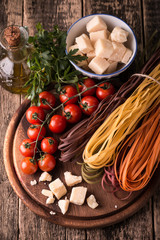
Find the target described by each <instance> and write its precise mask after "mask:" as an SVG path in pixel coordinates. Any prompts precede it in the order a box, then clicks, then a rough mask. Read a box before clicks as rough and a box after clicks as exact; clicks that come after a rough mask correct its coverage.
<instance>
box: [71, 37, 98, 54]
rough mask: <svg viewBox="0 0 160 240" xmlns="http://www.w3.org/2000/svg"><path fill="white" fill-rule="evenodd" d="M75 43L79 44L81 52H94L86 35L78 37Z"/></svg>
mask: <svg viewBox="0 0 160 240" xmlns="http://www.w3.org/2000/svg"><path fill="white" fill-rule="evenodd" d="M75 41H76V43H77V44H78V48H79V50H80V51H81V52H82V53H84V54H85V53H88V52H90V51H93V50H94V49H93V46H92V44H91V41H90V39H89V37H88V36H87V35H86V34H82V35H81V36H79V37H77V38H76V40H75Z"/></svg>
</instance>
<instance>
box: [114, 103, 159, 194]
mask: <svg viewBox="0 0 160 240" xmlns="http://www.w3.org/2000/svg"><path fill="white" fill-rule="evenodd" d="M159 162H160V104H159V106H158V108H156V109H154V111H153V112H152V113H151V114H148V115H147V116H146V117H145V118H144V120H143V123H142V125H141V127H139V128H138V129H137V130H136V131H135V132H133V133H132V134H131V135H130V137H129V138H128V139H127V140H126V141H125V142H124V144H123V146H122V147H121V148H120V150H119V154H118V155H117V158H116V160H115V163H114V172H115V176H116V178H117V180H118V182H119V185H120V187H121V188H122V189H123V190H125V191H138V190H140V189H142V188H144V187H145V186H146V185H147V183H148V182H149V181H150V179H151V177H152V175H153V173H154V172H155V170H156V168H157V166H158V164H159Z"/></svg>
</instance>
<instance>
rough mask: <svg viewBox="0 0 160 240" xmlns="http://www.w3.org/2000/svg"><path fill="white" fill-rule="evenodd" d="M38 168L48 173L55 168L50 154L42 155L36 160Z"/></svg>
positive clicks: (54, 161)
mask: <svg viewBox="0 0 160 240" xmlns="http://www.w3.org/2000/svg"><path fill="white" fill-rule="evenodd" d="M38 166H39V168H40V169H41V170H42V171H44V172H49V171H51V170H52V169H54V168H55V166H56V160H55V158H54V157H53V156H52V155H51V154H44V155H43V156H42V157H41V158H40V159H39V160H38Z"/></svg>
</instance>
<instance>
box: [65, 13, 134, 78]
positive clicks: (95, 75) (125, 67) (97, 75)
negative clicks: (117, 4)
mask: <svg viewBox="0 0 160 240" xmlns="http://www.w3.org/2000/svg"><path fill="white" fill-rule="evenodd" d="M97 15H101V16H102V15H104V16H111V17H113V18H116V19H118V20H120V21H122V22H124V23H125V24H126V25H127V26H128V28H129V29H130V30H131V32H132V34H133V37H134V40H135V51H134V55H133V56H132V58H131V60H130V61H129V63H128V64H125V65H124V67H123V68H121V69H119V70H118V71H116V72H113V73H109V74H96V73H92V72H88V71H86V70H84V69H83V68H80V67H79V66H78V65H77V64H75V63H74V62H72V61H70V62H71V63H72V64H73V66H74V67H75V68H76V69H77V70H78V71H80V72H83V73H84V74H86V75H92V77H109V76H111V77H112V76H114V75H115V74H116V75H117V74H119V73H121V72H124V71H125V69H127V68H128V67H129V66H130V65H131V64H132V62H133V61H134V59H135V57H136V53H137V45H138V44H137V39H136V36H135V33H134V31H133V30H132V28H131V27H130V26H129V25H128V24H127V23H126V22H125V21H124V20H122V19H120V18H118V17H116V16H113V15H110V14H104V13H97V14H96V13H95V14H90V15H87V16H84V17H81V18H79V19H78V20H77V21H76V22H74V23H73V24H72V25H71V26H70V27H69V29H68V31H67V36H68V34H69V32H70V30H71V29H72V28H73V26H74V25H75V24H76V23H77V22H79V21H80V20H82V19H84V18H87V17H90V16H97ZM66 39H67V38H66ZM65 52H66V54H68V51H67V48H66V50H65Z"/></svg>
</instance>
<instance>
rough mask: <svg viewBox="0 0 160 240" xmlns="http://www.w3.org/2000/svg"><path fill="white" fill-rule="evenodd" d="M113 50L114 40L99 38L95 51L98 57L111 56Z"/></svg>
mask: <svg viewBox="0 0 160 240" xmlns="http://www.w3.org/2000/svg"><path fill="white" fill-rule="evenodd" d="M113 50H114V49H113V45H112V42H111V41H109V40H108V39H98V40H97V42H96V43H95V53H96V56H97V57H101V58H109V57H110V56H111V55H112V53H113Z"/></svg>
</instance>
